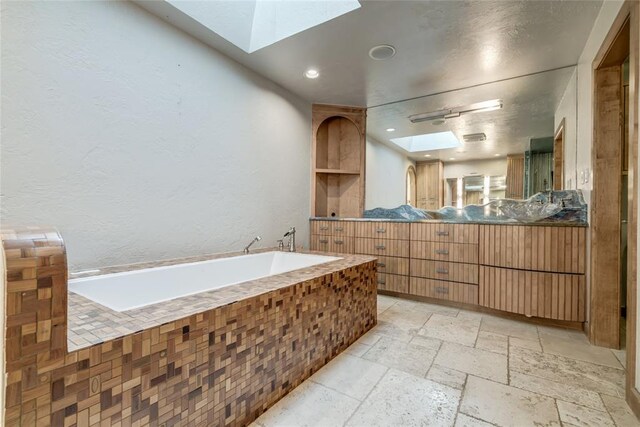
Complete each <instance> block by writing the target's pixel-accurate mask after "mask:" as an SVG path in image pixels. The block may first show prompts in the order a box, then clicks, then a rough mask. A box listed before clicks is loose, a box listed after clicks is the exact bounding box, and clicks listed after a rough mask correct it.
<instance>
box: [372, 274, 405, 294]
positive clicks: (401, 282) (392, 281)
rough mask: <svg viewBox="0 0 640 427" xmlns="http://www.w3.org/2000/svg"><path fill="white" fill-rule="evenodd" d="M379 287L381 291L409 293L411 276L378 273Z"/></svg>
mask: <svg viewBox="0 0 640 427" xmlns="http://www.w3.org/2000/svg"><path fill="white" fill-rule="evenodd" d="M378 289H380V290H381V291H391V292H401V293H403V294H407V293H409V277H407V276H399V275H397V274H385V273H378Z"/></svg>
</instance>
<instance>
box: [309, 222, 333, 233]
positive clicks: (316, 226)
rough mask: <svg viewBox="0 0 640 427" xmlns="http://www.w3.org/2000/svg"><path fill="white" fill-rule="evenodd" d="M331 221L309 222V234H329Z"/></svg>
mask: <svg viewBox="0 0 640 427" xmlns="http://www.w3.org/2000/svg"><path fill="white" fill-rule="evenodd" d="M332 222H333V221H315V220H311V227H310V228H311V234H312V235H313V234H317V235H328V234H331V223H332Z"/></svg>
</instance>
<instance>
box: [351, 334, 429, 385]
mask: <svg viewBox="0 0 640 427" xmlns="http://www.w3.org/2000/svg"><path fill="white" fill-rule="evenodd" d="M436 353H437V349H431V348H427V347H423V346H421V345H418V344H412V343H404V342H401V341H396V340H394V339H392V338H387V337H383V338H380V341H378V342H377V343H376V344H375V345H374V346H373V347H371V349H370V350H369V351H368V352H367V353H366V354H365V355H364V356H363V358H364V359H366V360H370V361H372V362H376V363H380V364H381V365H385V366H388V367H390V368H395V369H398V370H400V371H404V372H408V373H410V374H413V375H416V376H419V377H424V376H425V375H426V374H427V371H428V370H429V368H430V367H431V363H432V362H433V359H434V358H435V357H436Z"/></svg>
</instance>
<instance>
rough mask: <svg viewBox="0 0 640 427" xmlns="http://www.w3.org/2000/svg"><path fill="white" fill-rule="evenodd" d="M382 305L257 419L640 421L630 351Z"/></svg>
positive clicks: (439, 310) (470, 315)
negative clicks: (357, 335) (628, 393)
mask: <svg viewBox="0 0 640 427" xmlns="http://www.w3.org/2000/svg"><path fill="white" fill-rule="evenodd" d="M378 313H379V316H378V325H377V326H376V327H375V328H374V329H372V330H371V331H370V332H369V333H367V334H366V335H365V336H363V337H362V338H361V339H360V340H358V341H357V342H356V343H354V344H353V345H352V346H351V347H349V348H348V349H347V350H346V351H345V352H344V353H342V354H341V355H339V356H338V357H336V358H335V359H334V360H333V361H331V362H330V363H329V364H328V365H326V366H325V367H323V368H322V369H321V370H320V371H318V372H317V373H316V374H315V375H313V376H312V377H311V378H309V379H308V380H307V381H305V382H304V383H303V384H302V385H300V386H299V387H298V388H296V389H295V390H293V391H292V392H291V393H290V394H289V395H287V396H286V397H284V398H283V399H282V400H281V401H279V402H278V403H277V404H276V405H275V406H273V407H272V408H271V409H270V410H269V411H267V412H266V413H265V414H263V415H262V416H261V417H260V418H258V420H256V422H255V423H254V424H253V425H252V426H253V427H258V426H259V427H270V426H296V427H297V426H322V427H325V426H326V427H332V426H456V427H462V426H464V427H471V426H492V425H493V426H518V427H520V426H624V427H626V426H640V422H638V420H637V419H636V418H635V416H634V415H633V413H632V412H631V410H630V409H629V408H628V406H627V405H626V403H625V401H624V370H623V365H622V363H624V351H612V350H608V349H604V348H600V347H594V346H592V345H590V344H589V343H588V341H587V339H586V337H585V336H584V335H583V334H582V333H580V332H578V331H570V330H564V329H559V328H550V327H542V326H535V325H532V324H528V323H523V322H518V321H513V320H506V319H502V318H498V317H495V316H491V315H486V314H480V313H475V312H471V311H465V310H458V309H454V308H450V307H444V306H438V305H433V304H426V303H421V302H414V301H408V300H403V299H398V298H392V297H388V296H379V297H378Z"/></svg>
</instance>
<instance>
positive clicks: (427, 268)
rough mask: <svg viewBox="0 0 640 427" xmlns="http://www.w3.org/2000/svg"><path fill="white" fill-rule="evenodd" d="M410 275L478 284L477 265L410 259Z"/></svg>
mask: <svg viewBox="0 0 640 427" xmlns="http://www.w3.org/2000/svg"><path fill="white" fill-rule="evenodd" d="M409 271H410V274H411V276H412V277H413V276H415V277H423V278H425V279H439V280H449V281H452V282H464V283H472V284H476V285H477V284H478V265H477V264H463V263H458V262H444V261H428V260H423V259H413V258H412V259H411V266H410V268H409Z"/></svg>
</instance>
